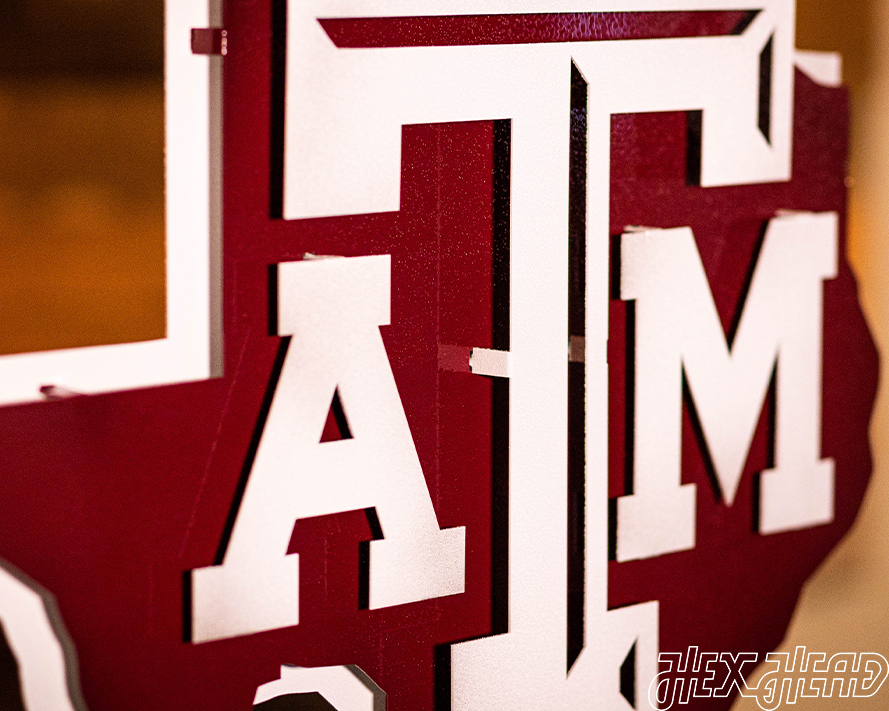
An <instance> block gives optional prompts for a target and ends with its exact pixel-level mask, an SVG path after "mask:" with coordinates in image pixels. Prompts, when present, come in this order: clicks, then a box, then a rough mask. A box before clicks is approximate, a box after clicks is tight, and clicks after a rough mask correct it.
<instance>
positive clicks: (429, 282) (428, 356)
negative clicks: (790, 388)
mask: <svg viewBox="0 0 889 711" xmlns="http://www.w3.org/2000/svg"><path fill="white" fill-rule="evenodd" d="M225 9H226V23H225V24H226V27H227V28H228V29H229V54H228V56H227V57H226V59H225V93H224V118H225V132H224V164H225V184H224V187H225V209H224V228H225V252H224V279H225V282H224V309H225V311H224V314H225V375H224V377H222V378H220V379H217V380H212V381H208V382H202V383H193V384H184V385H177V386H171V387H163V388H153V389H148V390H141V391H133V392H127V393H118V394H112V395H103V396H96V397H88V398H75V399H71V400H63V401H58V402H52V403H46V404H34V405H26V406H20V407H11V408H6V409H4V410H2V411H0V452H2V455H0V477H2V481H3V496H2V497H0V556H2V557H3V558H5V559H6V560H9V561H11V562H12V563H13V564H15V565H17V566H18V567H20V568H21V569H22V570H24V571H25V572H26V573H28V574H29V575H31V576H32V577H33V578H35V579H36V580H37V581H38V582H40V583H41V584H43V585H44V586H45V587H46V588H48V589H49V590H51V591H53V592H54V593H55V595H56V597H57V599H58V603H59V607H60V610H61V613H62V616H63V618H64V620H65V623H66V624H67V627H68V629H69V631H70V633H71V637H72V638H73V641H74V643H75V644H76V646H77V650H78V654H79V660H80V671H81V679H82V684H83V689H84V694H85V697H86V701H87V705H88V707H89V708H90V709H91V711H117V710H119V709H128V710H130V711H156V710H157V709H171V710H173V711H175V710H178V709H182V710H183V711H185V710H186V709H187V710H188V711H194V710H195V709H213V711H243V710H244V709H249V708H250V706H251V703H252V698H253V694H254V692H255V689H256V687H257V686H258V685H259V684H262V683H264V682H267V681H270V680H272V679H275V678H277V677H278V673H279V666H280V664H282V663H292V664H305V665H329V664H358V665H359V666H361V667H362V668H363V669H364V670H365V671H367V672H368V673H369V674H370V675H371V676H372V677H373V678H374V679H375V680H376V681H377V682H378V683H379V684H380V685H381V686H382V687H383V688H384V689H385V690H386V691H387V692H388V694H389V710H390V711H433V708H434V702H433V699H434V682H435V668H434V653H435V649H436V645H440V644H444V643H447V642H450V641H455V640H458V639H466V638H470V637H475V636H479V635H484V634H486V633H488V632H489V631H490V628H491V506H492V504H491V473H490V461H491V443H490V434H491V381H489V380H486V379H484V378H481V377H478V376H473V375H471V374H468V373H466V372H453V371H445V370H440V369H439V367H438V363H439V356H440V353H439V350H438V345H439V344H442V345H447V346H455V347H457V348H459V349H466V348H469V347H472V346H490V345H491V329H492V322H491V309H492V304H491V263H490V262H491V240H492V200H491V192H492V137H493V128H492V125H491V124H490V123H486V122H479V123H463V124H446V125H438V126H418V127H407V128H405V130H404V133H403V168H402V203H401V210H400V211H399V212H397V213H386V214H379V215H371V216H354V217H343V218H331V219H317V220H305V221H299V222H285V221H283V220H280V219H272V218H270V216H269V215H270V205H272V204H274V202H275V201H274V200H273V199H272V198H273V197H274V196H272V195H270V183H272V182H274V181H270V178H269V174H270V172H274V171H273V170H270V166H271V165H273V164H274V163H275V161H273V160H272V156H271V154H270V146H271V145H272V144H273V141H272V138H273V136H272V133H271V126H272V125H274V124H275V122H274V121H273V110H272V105H273V101H272V96H273V93H274V92H273V91H272V86H271V81H270V65H271V57H272V50H273V42H272V36H271V31H270V29H271V27H272V16H271V8H270V6H269V3H267V2H263V1H262V0H243V1H239V2H229V3H227V5H226V8H225ZM568 81H569V77H568V76H567V75H566V90H567V83H568ZM567 120H568V117H567V116H566V121H567ZM796 122H797V123H796V130H795V139H796V143H795V155H794V165H795V179H794V180H793V181H792V182H790V183H788V184H780V185H763V186H749V187H740V188H720V189H707V190H703V189H700V188H695V187H687V186H686V185H685V183H684V174H685V168H684V163H683V161H684V156H685V123H684V117H683V116H682V115H676V114H662V115H642V116H633V117H619V118H616V119H615V121H614V151H613V161H612V181H613V186H612V207H611V209H612V232H614V233H618V232H620V229H621V228H622V227H623V225H624V224H648V225H661V226H673V225H691V226H692V227H693V228H694V230H695V234H696V236H697V238H698V244H699V246H700V248H701V250H702V253H703V260H704V265H705V268H706V269H707V273H708V276H709V277H710V280H711V285H712V286H713V288H714V291H715V296H716V301H717V304H718V306H719V309H720V313H721V315H722V316H723V319H724V321H726V322H727V321H728V320H729V319H730V317H731V314H732V313H733V310H734V308H735V304H736V301H737V296H738V293H739V290H740V287H741V284H742V282H743V279H744V276H745V274H746V271H747V268H748V263H749V260H750V257H751V253H752V249H753V245H754V243H755V240H756V237H757V235H758V231H759V228H760V226H761V224H762V222H763V221H764V220H765V219H767V218H768V217H770V216H771V215H772V214H774V211H775V210H776V209H777V208H795V209H811V210H819V211H821V210H839V211H840V212H841V213H842V211H843V208H844V188H843V175H844V160H845V143H844V136H845V135H846V130H847V125H846V113H845V94H844V92H842V91H838V90H829V89H824V88H820V87H816V86H815V85H813V84H812V83H811V82H809V81H808V80H807V79H805V78H803V77H801V76H800V75H798V76H797V99H796ZM566 238H567V236H566ZM305 252H318V253H327V254H331V253H337V254H346V255H358V254H379V253H389V254H392V256H393V259H392V264H393V295H392V298H393V303H392V326H389V327H384V328H383V329H382V330H383V336H384V340H385V342H386V347H387V350H388V352H389V355H390V359H391V361H392V367H393V370H394V372H395V377H396V381H397V383H398V387H399V392H400V394H401V396H402V398H403V401H404V406H405V409H406V412H407V416H408V421H409V423H410V427H411V431H412V433H413V436H414V439H415V442H416V445H417V448H418V451H419V454H420V459H421V462H422V464H423V467H424V472H425V475H426V479H427V483H428V485H429V489H430V492H431V495H432V499H433V502H434V504H435V507H436V511H437V513H438V516H439V521H440V523H441V525H442V526H445V527H448V526H461V525H465V526H466V535H467V576H466V580H467V585H466V590H467V591H466V593H465V594H463V595H460V596H454V597H450V598H443V599H439V600H434V601H426V602H420V603H415V604H411V605H404V606H401V607H396V608H389V609H383V610H375V611H369V610H360V609H358V558H359V542H360V541H362V540H367V539H368V538H370V535H371V531H370V528H369V526H368V524H367V521H366V519H365V517H364V515H363V514H362V513H361V512H351V513H346V514H340V515H337V516H329V517H322V518H317V519H311V520H306V521H302V522H300V523H299V524H298V525H297V526H296V529H295V531H294V536H293V541H292V544H291V549H292V550H298V551H299V552H300V553H301V559H300V561H301V565H302V583H301V584H302V589H301V622H300V624H299V625H298V626H297V627H292V628H289V629H283V630H278V631H274V632H267V633H262V634H257V635H252V636H249V637H244V638H237V639H231V640H224V641H218V642H210V643H204V644H197V645H195V644H191V643H188V642H185V641H183V573H184V572H185V571H188V570H191V569H193V568H196V567H201V566H206V565H209V564H211V563H212V562H213V561H214V559H215V558H216V555H217V549H218V547H219V544H220V540H221V536H222V531H223V528H224V525H225V522H226V519H227V517H228V516H229V512H230V509H231V505H232V501H233V499H234V496H235V492H236V490H237V487H238V483H239V481H240V480H241V478H242V475H243V472H244V470H245V467H247V468H248V467H249V454H250V451H251V445H252V441H253V439H254V436H255V433H256V432H257V431H258V428H259V427H261V424H262V419H261V412H262V410H263V401H264V399H265V398H266V394H267V389H268V386H269V382H270V378H271V376H272V372H273V368H274V364H275V360H276V357H277V355H278V353H279V348H280V339H279V338H278V337H277V336H274V335H270V332H269V319H268V312H269V290H270V283H269V274H270V267H271V265H274V264H276V263H278V262H281V261H287V260H294V259H299V258H300V257H301V255H302V254H303V253H305ZM825 293H826V302H825V324H826V326H825V360H824V372H825V388H824V454H825V455H826V456H833V457H835V458H836V460H837V482H838V488H837V499H838V504H837V518H836V521H835V522H834V523H833V524H831V525H829V526H822V527H818V528H814V529H810V530H807V531H803V532H799V533H790V534H781V535H777V536H768V537H761V536H759V535H758V534H756V533H753V532H752V530H751V510H752V492H751V484H752V479H753V473H754V472H755V471H757V470H758V469H761V468H762V467H763V466H764V464H765V461H766V450H767V447H766V441H765V440H766V437H765V435H766V434H767V432H766V423H765V422H764V423H763V424H762V426H761V428H760V430H759V432H758V433H757V437H756V441H755V443H754V446H753V453H752V455H751V458H750V463H749V464H748V471H747V472H746V473H745V476H744V479H743V480H742V484H741V490H740V491H739V495H738V501H737V503H736V504H735V506H734V507H732V508H730V509H729V508H726V507H724V506H722V505H721V504H719V503H718V502H715V501H714V500H713V497H712V496H711V495H710V494H709V492H710V491H712V489H710V488H708V487H709V483H708V481H707V478H706V475H705V473H704V471H703V468H702V464H701V461H700V456H699V454H697V449H696V443H695V439H694V436H693V434H692V432H691V431H690V429H689V428H688V427H686V432H685V437H684V455H683V456H684V460H683V463H684V472H683V477H684V480H686V481H695V482H697V483H698V486H699V488H698V491H699V494H698V500H699V525H698V547H697V548H696V549H695V550H694V551H691V552H688V553H681V554H675V555H671V556H665V557H663V558H660V559H656V560H652V561H642V562H638V563H625V564H620V565H618V564H612V566H611V570H610V575H611V587H610V601H611V604H612V605H622V604H626V603H629V602H635V601H643V600H649V599H658V600H660V601H661V634H662V641H663V648H664V649H666V650H682V649H684V648H685V647H686V646H687V645H689V644H697V645H699V646H700V647H701V648H702V649H704V650H714V651H717V650H718V651H732V650H744V651H760V652H762V651H765V650H767V649H770V648H772V647H773V646H774V645H775V644H777V642H778V641H779V640H780V638H781V636H782V635H783V632H784V629H785V626H786V624H787V621H788V619H789V615H790V612H791V610H792V608H793V605H794V603H795V600H796V596H797V594H798V591H799V587H800V585H801V584H802V582H803V581H804V580H805V578H806V577H807V576H808V575H809V573H810V572H811V571H812V569H813V568H814V566H815V565H817V563H818V561H820V560H821V558H823V556H824V555H826V553H827V552H828V550H830V548H831V547H832V546H833V545H834V544H835V542H836V541H837V540H838V539H839V537H840V536H841V535H842V533H843V532H844V531H845V530H846V529H847V528H848V526H849V525H850V524H851V521H852V519H853V517H854V515H855V512H856V511H857V509H858V506H859V504H860V500H861V496H862V494H863V491H864V487H865V485H866V483H867V480H868V476H869V471H870V458H869V452H868V447H867V439H866V433H867V424H868V419H869V415H870V411H871V406H872V401H873V396H874V392H875V387H876V355H875V352H874V349H873V346H872V343H871V340H870V338H869V336H868V334H867V330H866V327H865V325H864V323H863V321H862V319H861V315H860V312H859V309H858V306H857V302H856V291H855V284H854V280H853V278H852V276H851V274H850V272H849V270H848V266H847V265H846V264H845V261H843V262H842V263H841V271H840V276H839V278H838V279H836V280H835V281H832V282H830V283H829V284H828V285H827V287H826V290H825ZM621 309H622V305H621V304H620V303H618V302H615V303H614V304H613V306H612V315H613V316H614V318H613V326H614V328H613V331H612V336H613V341H614V342H613V345H612V349H613V351H612V353H613V355H614V356H615V357H613V358H612V364H616V363H617V362H618V361H620V359H621V356H622V354H621V345H620V343H619V341H620V335H621V334H620V325H621V319H620V317H621ZM449 352H450V353H453V352H454V351H449ZM612 375H613V379H612V387H613V388H614V390H613V395H614V397H613V398H612V401H613V403H612V404H613V410H612V422H611V424H612V427H613V430H612V442H613V445H614V446H613V448H612V454H613V455H614V458H615V468H614V470H613V472H612V473H613V475H614V477H615V480H614V482H613V486H612V491H611V493H612V495H617V494H619V493H620V481H619V480H620V463H619V456H618V453H619V451H620V447H621V446H622V439H621V437H622V431H621V429H620V423H621V422H622V413H621V412H620V404H619V403H620V399H619V394H620V392H621V381H620V379H621V375H620V372H619V367H618V366H617V365H615V366H614V370H613V372H612ZM322 424H323V423H319V431H320V427H321V425H322ZM445 681H446V680H445ZM436 711H442V709H440V708H439V709H437V710H436Z"/></svg>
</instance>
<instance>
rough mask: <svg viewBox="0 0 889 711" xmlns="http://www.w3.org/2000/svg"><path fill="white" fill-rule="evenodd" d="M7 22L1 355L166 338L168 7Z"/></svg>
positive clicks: (29, 8)
mask: <svg viewBox="0 0 889 711" xmlns="http://www.w3.org/2000/svg"><path fill="white" fill-rule="evenodd" d="M0 27H2V28H3V31H2V32H0V353H15V352H22V351H33V350H46V349H51V348H64V347H71V346H80V345H96V344H103V343H114V342H122V341H136V340H147V339H151V338H162V337H163V335H164V325H165V320H164V203H163V150H164V130H163V0H0Z"/></svg>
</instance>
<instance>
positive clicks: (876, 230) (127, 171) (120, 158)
mask: <svg viewBox="0 0 889 711" xmlns="http://www.w3.org/2000/svg"><path fill="white" fill-rule="evenodd" d="M161 5H162V2H161V0H138V1H137V0H2V2H0V24H2V27H3V28H4V31H3V32H2V33H0V235H2V237H0V353H11V352H21V351H28V350H40V349H46V348H58V347H68V346H75V345H87V344H98V343H110V342H117V341H131V340H142V339H148V338H157V337H161V336H162V335H163V332H164V306H163V292H164V280H163V279H164V278H163V258H164V249H163V220H164V213H163V196H162V188H163V123H162V121H163V95H162V82H161V66H162V55H161V48H160V42H161V36H162V35H161V19H162V10H161ZM797 37H798V39H797V46H798V47H800V48H802V49H829V50H837V51H840V52H842V54H843V56H844V74H845V78H846V80H847V82H848V84H849V85H850V88H851V91H852V101H853V127H854V128H853V144H852V145H853V150H852V159H851V163H850V167H849V175H850V198H851V202H850V235H849V245H850V257H851V261H852V264H853V267H854V268H855V269H856V271H857V273H858V275H859V278H860V282H861V298H862V302H863V304H864V308H865V311H866V314H867V316H868V318H869V320H870V324H871V328H872V330H873V333H874V337H875V339H876V341H877V343H878V345H879V347H880V349H881V352H889V278H886V277H885V276H884V271H885V267H884V265H887V264H889V187H887V186H889V5H887V4H885V3H878V2H877V1H876V0H799V3H798V34H797ZM871 435H872V441H873V451H874V463H875V469H874V478H873V483H872V485H871V488H870V491H869V493H868V495H867V498H866V500H865V504H864V507H863V509H862V512H861V515H860V518H859V520H858V522H857V523H856V525H855V527H854V528H853V530H852V532H851V533H850V535H849V536H848V538H847V539H846V540H845V541H844V543H843V544H841V545H840V546H839V547H838V548H837V549H836V551H835V552H834V554H833V555H832V556H831V557H830V558H829V559H828V560H827V561H826V562H825V563H824V565H823V566H822V567H821V569H820V571H819V572H818V573H817V574H816V576H815V577H814V578H813V579H812V580H811V581H810V583H809V584H808V586H807V587H806V589H805V590H804V593H803V596H802V598H801V601H800V606H799V608H798V611H797V614H796V616H795V618H794V621H793V624H792V626H791V629H790V631H789V634H788V637H787V639H786V641H785V647H786V648H788V649H789V650H792V649H793V647H794V646H796V645H800V644H802V645H806V646H807V647H808V648H809V649H810V650H813V651H823V652H826V653H828V654H830V653H833V652H838V651H857V652H863V651H879V652H882V653H883V654H889V614H887V611H886V608H887V603H886V602H885V601H886V600H887V598H889V515H887V512H889V392H887V390H886V387H885V383H884V386H883V387H881V390H880V393H879V397H878V401H877V407H876V411H875V414H874V419H873V423H872V427H871ZM887 698H889V689H884V690H882V691H881V693H880V694H878V695H877V696H875V697H874V698H873V699H869V700H867V699H854V700H853V699H843V700H836V699H834V700H833V701H832V702H826V701H824V700H820V699H818V700H811V701H810V703H809V705H805V704H803V703H802V702H801V703H800V707H801V708H802V709H806V708H809V707H810V706H811V707H812V708H815V707H816V706H817V707H818V708H821V709H825V708H835V707H840V708H846V706H847V705H849V706H854V708H856V709H858V708H860V709H871V708H873V709H877V708H879V709H885V708H887V705H889V702H887ZM825 704H832V705H827V706H826V705H825ZM736 708H739V709H744V710H745V711H746V710H748V709H753V708H756V705H755V703H753V702H752V701H750V700H747V701H744V700H742V701H740V702H739V703H738V704H737V706H736Z"/></svg>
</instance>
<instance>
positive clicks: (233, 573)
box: [192, 255, 465, 642]
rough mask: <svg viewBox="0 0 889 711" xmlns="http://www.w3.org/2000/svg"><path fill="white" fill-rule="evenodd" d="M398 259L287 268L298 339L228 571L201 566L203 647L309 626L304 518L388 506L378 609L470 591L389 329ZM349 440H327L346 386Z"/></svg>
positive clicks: (197, 606)
mask: <svg viewBox="0 0 889 711" xmlns="http://www.w3.org/2000/svg"><path fill="white" fill-rule="evenodd" d="M389 268H390V265H389V256H388V255H383V256H374V257H355V258H350V259H336V258H330V259H320V260H312V261H302V262H290V263H286V264H281V265H279V289H280V293H279V300H278V301H279V306H278V311H279V317H278V318H279V320H278V331H279V333H280V334H281V335H290V334H293V338H292V340H291V343H290V347H289V349H288V352H287V357H286V360H285V362H284V367H283V370H282V372H281V379H280V381H279V383H278V387H277V390H276V391H275V395H274V399H273V400H272V406H271V409H270V411H269V417H268V422H267V423H266V426H265V430H264V432H263V435H262V439H261V441H260V444H259V448H258V450H257V453H256V460H255V462H254V464H253V470H252V472H251V476H250V480H249V482H248V484H247V488H246V490H245V492H244V499H243V502H242V503H241V507H240V510H239V512H238V518H237V520H236V522H235V526H234V529H233V531H232V537H231V541H230V543H229V546H228V549H227V551H226V553H225V559H224V561H223V564H222V565H221V566H212V567H207V568H200V569H197V570H195V571H193V573H192V575H193V577H192V595H193V618H194V619H193V634H194V640H195V641H196V642H202V641H207V640H212V639H222V638H225V637H234V636H238V635H245V634H251V633H253V632H260V631H263V630H272V629H277V628H280V627H288V626H291V625H295V624H298V622H299V594H298V592H299V556H298V555H297V554H295V553H294V554H290V555H287V554H286V553H287V545H288V543H289V541H290V537H291V535H292V533H293V526H294V524H295V522H296V521H297V519H300V518H306V517H311V516H322V515H325V514H332V513H337V512H342V511H352V510H356V509H364V508H369V507H376V510H377V515H378V516H379V520H380V524H381V526H382V529H383V534H384V536H385V538H384V539H383V540H378V541H373V542H371V545H370V607H371V608H379V607H389V606H392V605H399V604H403V603H407V602H414V601H417V600H426V599H429V598H434V597H440V596H443V595H453V594H456V593H461V592H463V585H464V533H465V529H464V528H462V527H460V528H451V529H446V530H440V529H439V527H438V521H437V519H436V515H435V511H434V509H433V508H432V501H431V499H430V497H429V492H428V490H427V488H426V482H425V480H424V478H423V472H422V470H421V468H420V461H419V458H418V457H417V452H416V450H415V448H414V443H413V439H412V438H411V433H410V429H409V428H408V424H407V419H406V418H405V415H404V410H403V409H402V406H401V399H400V398H399V395H398V390H397V388H396V386H395V380H394V378H393V376H392V371H391V369H390V366H389V360H388V357H387V355H386V350H385V347H384V345H383V340H382V338H381V336H380V330H379V326H381V325H385V324H388V323H389V289H390V287H389V278H390V275H389ZM337 390H338V391H339V395H340V400H341V403H342V406H343V410H344V411H345V414H346V417H347V418H348V422H349V429H350V432H351V434H352V438H351V439H344V440H339V441H334V442H323V443H322V442H320V438H321V432H322V429H323V427H324V422H325V419H326V417H327V412H328V409H329V407H330V404H331V401H332V399H333V396H334V393H335V392H336V391H337Z"/></svg>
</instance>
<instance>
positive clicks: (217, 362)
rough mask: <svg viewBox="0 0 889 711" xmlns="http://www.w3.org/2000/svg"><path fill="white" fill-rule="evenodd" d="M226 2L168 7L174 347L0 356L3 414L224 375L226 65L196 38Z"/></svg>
mask: <svg viewBox="0 0 889 711" xmlns="http://www.w3.org/2000/svg"><path fill="white" fill-rule="evenodd" d="M220 5H221V3H220V2H219V0H165V82H164V83H165V109H166V112H165V113H166V119H165V123H166V126H165V128H166V144H165V145H166V212H167V215H166V282H167V301H166V308H167V313H166V322H167V335H166V338H163V339H159V340H155V341H143V342H139V343H122V344H113V345H105V346H92V347H89V348H70V349H64V350H55V351H44V352H40V353H22V354H15V355H6V356H0V405H6V404H11V403H20V402H29V401H35V400H40V399H42V396H41V394H40V388H41V387H43V386H47V385H54V386H57V387H61V388H64V389H66V390H70V391H73V392H77V393H101V392H109V391H114V390H130V389H134V388H143V387H149V386H154V385H166V384H171V383H178V382H187V381H193V380H202V379H205V378H209V377H213V376H216V375H220V374H221V367H222V330H221V326H222V324H221V288H220V287H221V276H220V262H221V225H220V221H221V209H220V208H221V173H222V171H221V157H220V154H221V150H220V145H219V144H220V141H221V131H220V128H221V110H220V107H221V86H222V67H221V61H222V58H221V57H211V56H206V55H196V54H192V52H191V30H192V29H193V28H199V27H212V26H216V27H219V26H221V10H220Z"/></svg>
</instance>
